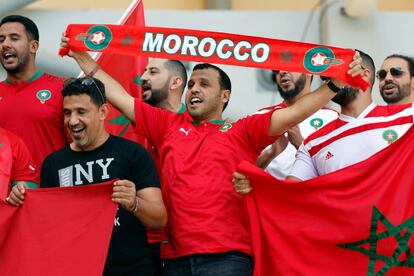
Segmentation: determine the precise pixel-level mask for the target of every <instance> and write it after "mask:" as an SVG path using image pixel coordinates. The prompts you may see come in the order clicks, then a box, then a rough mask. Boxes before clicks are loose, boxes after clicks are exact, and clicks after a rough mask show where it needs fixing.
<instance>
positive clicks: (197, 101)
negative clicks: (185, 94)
mask: <svg viewBox="0 0 414 276" xmlns="http://www.w3.org/2000/svg"><path fill="white" fill-rule="evenodd" d="M202 102H203V100H202V99H200V98H198V97H194V98H191V99H190V105H191V106H197V105H199V104H201V103H202Z"/></svg>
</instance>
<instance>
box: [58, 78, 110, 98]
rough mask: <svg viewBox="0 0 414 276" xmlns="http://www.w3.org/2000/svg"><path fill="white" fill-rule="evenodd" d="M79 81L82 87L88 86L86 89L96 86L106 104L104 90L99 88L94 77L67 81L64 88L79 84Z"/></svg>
mask: <svg viewBox="0 0 414 276" xmlns="http://www.w3.org/2000/svg"><path fill="white" fill-rule="evenodd" d="M77 81H80V83H81V85H83V86H86V87H88V86H91V85H94V86H95V88H96V89H97V90H98V92H99V95H100V96H101V100H102V104H104V103H105V102H106V100H105V97H104V95H103V92H102V90H101V89H100V88H99V86H98V85H97V84H96V82H95V80H94V79H93V78H92V77H84V78H73V79H68V80H67V81H65V83H64V86H66V85H68V84H71V83H74V82H77Z"/></svg>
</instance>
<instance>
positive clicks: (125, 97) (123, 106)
mask: <svg viewBox="0 0 414 276" xmlns="http://www.w3.org/2000/svg"><path fill="white" fill-rule="evenodd" d="M68 41H69V38H67V37H65V34H62V38H61V43H60V46H61V47H62V48H67V46H68V45H67V42H68ZM68 56H70V57H72V58H73V59H74V60H75V61H76V62H77V63H78V65H79V67H80V68H81V69H82V71H83V72H84V73H85V75H87V76H88V75H92V74H93V77H95V78H97V79H99V80H101V81H102V82H103V83H104V85H105V93H106V97H107V99H108V101H109V102H110V103H111V104H112V105H113V106H115V107H116V108H117V109H118V110H119V111H121V112H122V113H123V114H124V115H125V116H126V117H127V118H128V120H130V121H131V122H135V115H134V113H135V112H134V98H133V97H132V96H131V95H130V94H128V92H126V91H125V89H124V88H123V87H122V85H120V84H119V83H118V82H117V81H116V80H115V79H113V78H112V77H111V76H110V75H108V74H107V73H106V72H105V71H104V70H102V69H101V68H100V67H99V65H98V64H97V63H96V62H95V61H94V60H93V59H92V57H91V56H90V55H89V54H88V53H87V52H73V51H69V53H68ZM91 73H92V74H91Z"/></svg>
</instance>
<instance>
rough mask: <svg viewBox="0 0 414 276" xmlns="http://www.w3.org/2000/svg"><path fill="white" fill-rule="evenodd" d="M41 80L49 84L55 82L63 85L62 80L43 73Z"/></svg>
mask: <svg viewBox="0 0 414 276" xmlns="http://www.w3.org/2000/svg"><path fill="white" fill-rule="evenodd" d="M43 78H44V79H45V80H47V81H49V82H55V83H59V84H62V85H63V81H64V78H62V77H58V76H55V75H51V74H49V73H44V74H43Z"/></svg>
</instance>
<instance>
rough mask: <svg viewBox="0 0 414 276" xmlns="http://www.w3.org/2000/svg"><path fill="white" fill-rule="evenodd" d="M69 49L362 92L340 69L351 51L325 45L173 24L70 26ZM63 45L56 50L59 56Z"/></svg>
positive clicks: (344, 68) (358, 81)
mask: <svg viewBox="0 0 414 276" xmlns="http://www.w3.org/2000/svg"><path fill="white" fill-rule="evenodd" d="M66 36H67V37H68V38H69V48H70V49H71V50H73V51H95V52H106V53H117V54H125V55H139V56H149V57H156V58H165V59H178V60H188V61H196V62H208V63H220V64H228V65H237V66H247V67H257V68H263V69H273V70H286V71H291V72H303V73H307V74H320V75H323V76H327V77H334V78H337V79H340V80H342V81H344V82H346V83H348V84H350V85H353V86H356V87H360V88H362V89H363V90H365V89H366V88H367V87H368V86H369V84H368V83H367V82H365V81H364V80H363V79H362V77H361V76H357V77H355V78H352V77H351V76H349V75H348V74H347V73H346V72H347V71H348V69H349V68H348V64H349V63H350V62H351V61H352V58H353V56H354V53H355V51H354V50H351V49H342V48H336V47H330V46H325V45H318V44H310V43H302V42H295V41H287V40H278V39H271V38H263V37H254V36H245V35H235V34H228V33H219V32H209V31H198V30H186V29H176V28H174V29H173V28H158V27H135V26H119V25H91V24H70V25H69V26H68V28H67V29H66ZM67 51H68V49H61V50H60V51H59V54H60V55H62V56H63V55H65V54H67Z"/></svg>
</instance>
